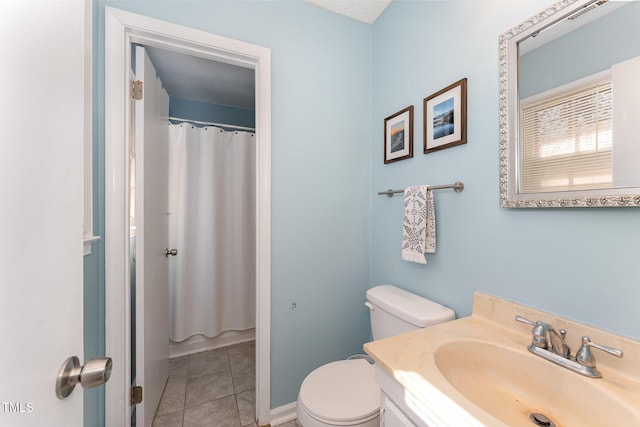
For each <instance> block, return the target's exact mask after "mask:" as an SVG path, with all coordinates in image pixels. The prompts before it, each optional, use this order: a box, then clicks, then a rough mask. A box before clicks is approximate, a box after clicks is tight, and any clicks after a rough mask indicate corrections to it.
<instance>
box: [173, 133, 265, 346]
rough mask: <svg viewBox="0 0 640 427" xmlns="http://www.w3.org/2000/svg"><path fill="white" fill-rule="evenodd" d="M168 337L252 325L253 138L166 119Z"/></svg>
mask: <svg viewBox="0 0 640 427" xmlns="http://www.w3.org/2000/svg"><path fill="white" fill-rule="evenodd" d="M169 141H170V142H169V144H170V151H169V225H170V228H169V239H170V242H171V245H172V246H171V247H170V249H173V248H175V249H177V250H178V255H177V256H176V257H170V263H169V264H170V293H171V294H170V308H171V310H170V316H171V336H170V338H171V340H172V341H175V342H180V341H184V340H186V339H187V338H189V337H191V336H194V335H204V336H206V337H215V336H218V335H219V334H221V333H222V332H225V331H231V330H233V331H243V330H247V329H250V328H253V327H255V311H256V310H255V288H256V287H255V265H256V262H255V259H256V254H255V167H254V164H255V136H254V135H253V134H251V133H247V132H227V131H223V130H222V129H219V128H216V127H205V128H198V127H195V126H193V125H191V124H187V123H183V124H177V125H175V124H170V125H169Z"/></svg>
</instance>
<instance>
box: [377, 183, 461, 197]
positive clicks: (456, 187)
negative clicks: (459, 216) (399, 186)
mask: <svg viewBox="0 0 640 427" xmlns="http://www.w3.org/2000/svg"><path fill="white" fill-rule="evenodd" d="M428 188H429V190H443V189H445V188H453V189H454V191H455V192H456V193H459V192H461V191H462V190H464V184H463V183H462V182H460V181H456V182H455V183H453V184H445V185H430V186H429V187H428ZM396 193H404V190H391V189H389V190H387V191H380V192H379V193H378V195H380V196H381V195H383V194H386V195H387V196H389V197H393V195H394V194H396Z"/></svg>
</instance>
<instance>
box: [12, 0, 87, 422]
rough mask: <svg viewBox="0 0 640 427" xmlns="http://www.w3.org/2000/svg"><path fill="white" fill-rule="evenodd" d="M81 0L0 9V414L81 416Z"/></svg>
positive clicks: (49, 418) (25, 418) (27, 418)
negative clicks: (72, 384)
mask: <svg viewBox="0 0 640 427" xmlns="http://www.w3.org/2000/svg"><path fill="white" fill-rule="evenodd" d="M84 13H85V5H84V3H83V2H79V1H76V2H69V1H67V2H64V1H42V2H40V1H37V2H23V1H19V0H15V1H10V2H5V3H3V4H2V12H0V58H1V60H0V85H2V95H1V96H0V135H1V136H0V195H1V202H0V203H1V208H0V236H2V239H1V244H0V290H1V293H0V336H1V337H2V347H1V350H0V425H1V426H12V427H19V426H29V427H32V426H53V427H57V426H81V425H82V422H83V419H82V418H83V417H82V415H83V414H82V405H83V396H82V395H83V392H82V388H81V387H80V386H78V387H76V389H75V391H74V392H73V393H72V394H71V395H70V396H69V397H67V398H66V399H64V400H61V399H58V398H57V397H56V393H55V382H56V376H57V374H58V370H59V369H60V366H61V365H62V363H63V362H64V361H65V359H66V358H67V357H69V356H78V357H79V359H80V362H81V363H82V362H84V361H83V310H82V305H83V299H82V256H83V255H82V225H83V176H82V170H83V168H82V165H83V132H84V118H83V117H84V113H83V109H84V97H85V95H84V93H83V86H84V55H85V51H84V43H85V33H84V25H85V22H84V19H85V17H84Z"/></svg>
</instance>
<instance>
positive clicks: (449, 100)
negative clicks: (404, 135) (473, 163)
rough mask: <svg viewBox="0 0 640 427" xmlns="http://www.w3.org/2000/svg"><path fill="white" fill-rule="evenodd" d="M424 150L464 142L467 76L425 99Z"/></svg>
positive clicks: (436, 149) (426, 151)
mask: <svg viewBox="0 0 640 427" xmlns="http://www.w3.org/2000/svg"><path fill="white" fill-rule="evenodd" d="M423 123H424V152H425V154H427V153H431V152H433V151H438V150H443V149H445V148H449V147H454V146H456V145H461V144H466V143H467V79H466V78H464V79H462V80H459V81H457V82H455V83H454V84H452V85H450V86H447V87H446V88H444V89H442V90H441V91H438V92H436V93H434V94H433V95H431V96H429V97H428V98H425V99H424V122H423Z"/></svg>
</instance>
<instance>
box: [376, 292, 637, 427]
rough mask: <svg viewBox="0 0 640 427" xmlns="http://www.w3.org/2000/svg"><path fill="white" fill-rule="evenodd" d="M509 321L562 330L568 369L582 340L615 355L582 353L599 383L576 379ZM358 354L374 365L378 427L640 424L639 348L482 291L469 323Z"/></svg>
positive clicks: (526, 328)
mask: <svg viewBox="0 0 640 427" xmlns="http://www.w3.org/2000/svg"><path fill="white" fill-rule="evenodd" d="M516 316H522V317H525V318H527V319H531V320H533V321H534V323H535V322H540V324H542V325H546V326H545V328H543V329H545V333H546V332H547V331H546V329H547V328H550V327H551V326H552V327H553V328H555V329H556V330H558V331H560V330H561V329H562V330H565V331H566V335H565V336H564V338H563V341H562V342H563V343H566V346H567V347H568V349H569V353H570V355H569V358H568V359H567V361H568V362H567V363H576V361H575V355H576V354H577V353H580V351H582V350H580V351H579V349H581V346H582V345H583V344H584V343H585V341H584V340H583V337H589V339H590V342H594V343H598V344H603V345H605V346H608V347H612V348H615V349H620V350H622V352H623V353H624V357H621V358H618V357H615V356H614V355H611V354H608V353H606V352H604V351H599V350H597V349H596V348H592V349H591V350H592V352H593V356H595V358H596V361H594V365H597V370H598V372H600V373H601V375H602V377H601V378H592V377H588V376H586V375H581V374H580V373H577V372H574V371H573V370H571V369H567V367H564V366H561V365H560V364H558V363H554V361H552V360H547V359H546V358H543V357H540V355H539V354H536V352H532V351H531V350H530V349H529V348H530V347H531V346H533V343H534V342H536V343H538V344H540V345H542V344H543V343H542V342H541V337H540V336H538V335H536V333H537V332H536V333H534V332H535V331H534V329H535V328H536V326H540V324H537V325H533V327H532V325H527V324H524V323H522V322H519V321H517V320H516ZM542 341H544V340H542ZM548 347H549V350H548V351H551V345H550V343H549V346H548ZM587 347H590V345H587ZM538 348H539V347H538ZM364 349H365V351H366V352H367V353H368V354H369V355H370V356H372V357H373V358H374V359H375V361H376V379H377V381H378V383H379V385H380V387H381V390H382V394H381V425H385V426H394V427H395V426H429V427H439V426H451V427H454V426H461V425H464V426H505V427H506V426H509V427H518V426H523V427H531V426H536V425H547V426H557V427H560V426H565V427H566V426H576V425H580V426H591V425H593V426H601V425H640V405H639V404H638V396H640V342H639V341H637V340H633V339H630V338H626V337H622V336H619V335H616V334H612V333H609V332H606V331H603V330H600V329H597V328H593V327H590V326H586V325H583V324H580V323H577V322H574V321H571V320H568V319H564V318H562V317H558V316H554V315H551V314H549V313H545V312H542V311H539V310H535V309H532V308H529V307H525V306H522V305H519V304H515V303H512V302H509V301H506V300H503V299H500V298H496V297H492V296H489V295H485V294H482V293H476V294H474V301H473V312H472V315H471V316H469V317H466V318H462V319H458V320H455V321H452V322H447V323H443V324H440V325H435V326H432V327H429V328H426V329H423V330H418V331H414V332H409V333H406V334H402V335H398V336H394V337H390V338H386V339H383V340H379V341H373V342H370V343H367V344H365V346H364ZM544 351H547V350H544ZM581 363H587V362H585V361H583V360H581Z"/></svg>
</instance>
